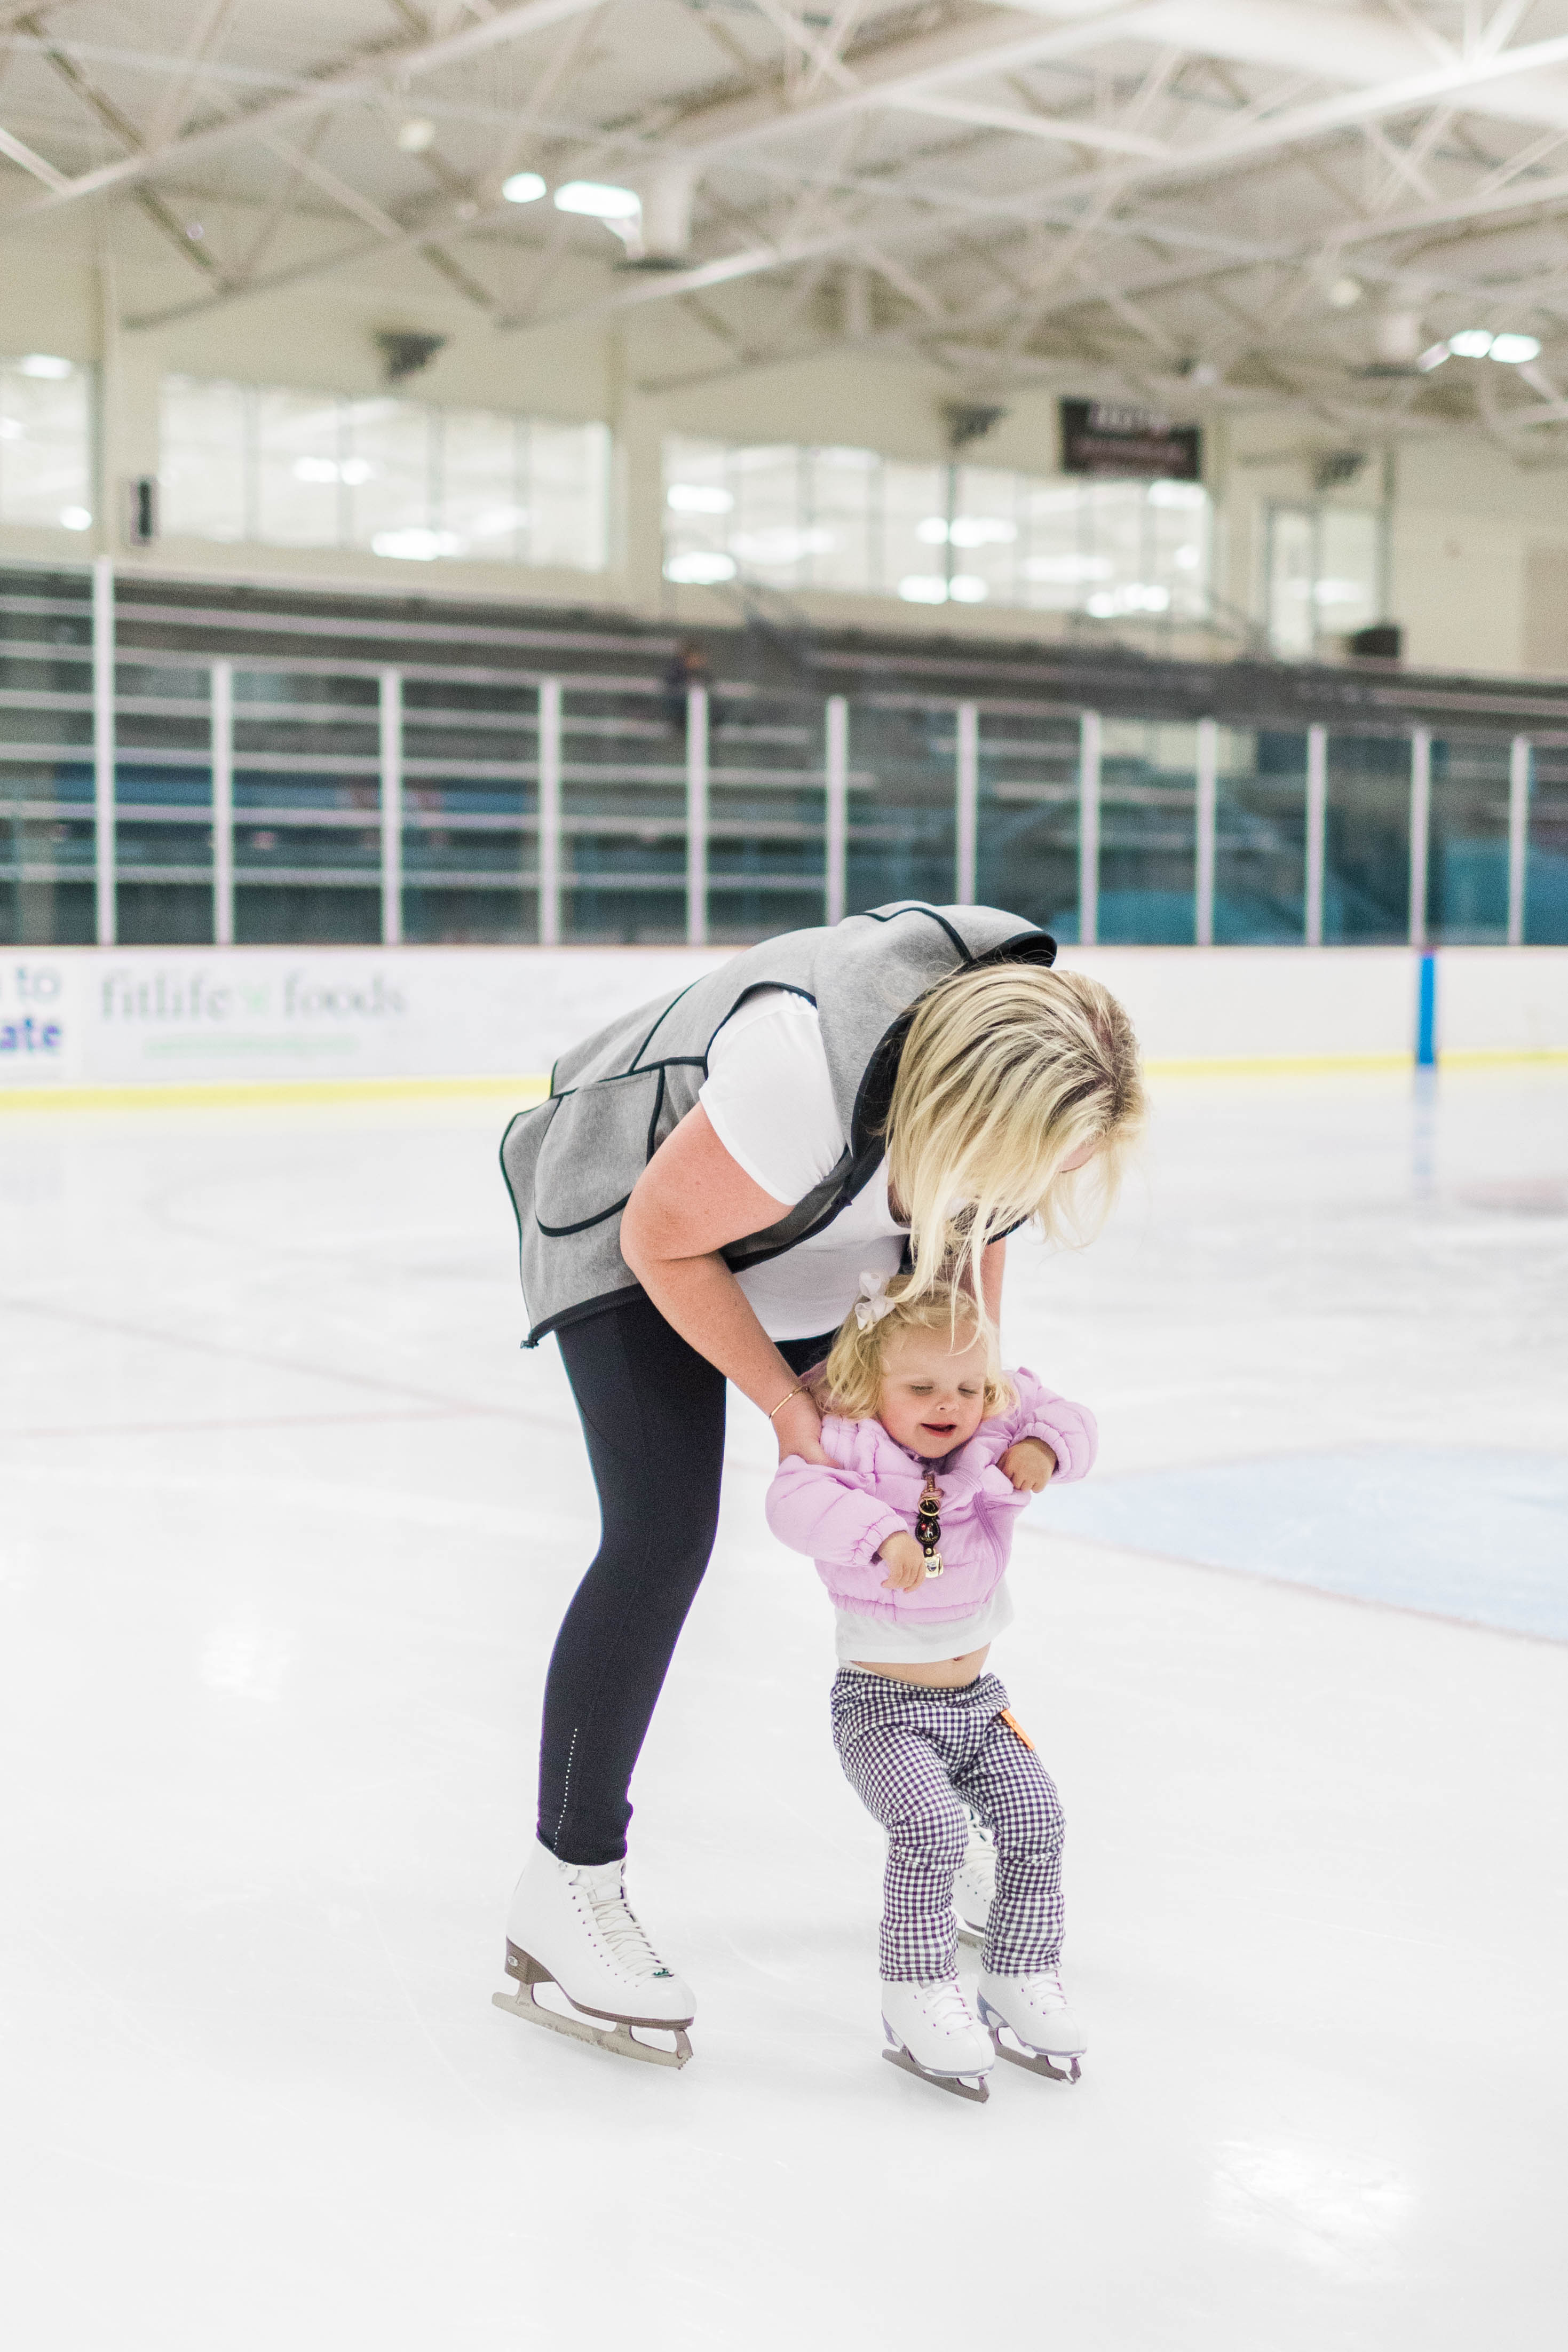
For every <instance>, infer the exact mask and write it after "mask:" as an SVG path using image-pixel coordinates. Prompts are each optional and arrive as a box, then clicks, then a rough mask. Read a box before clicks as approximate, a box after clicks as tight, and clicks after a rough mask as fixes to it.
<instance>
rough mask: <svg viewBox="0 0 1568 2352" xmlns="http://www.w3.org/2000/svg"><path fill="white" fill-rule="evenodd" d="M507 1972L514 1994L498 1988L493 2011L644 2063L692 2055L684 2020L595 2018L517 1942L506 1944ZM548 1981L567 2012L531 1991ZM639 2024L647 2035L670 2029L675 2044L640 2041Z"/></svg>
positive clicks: (676, 2061)
mask: <svg viewBox="0 0 1568 2352" xmlns="http://www.w3.org/2000/svg"><path fill="white" fill-rule="evenodd" d="M506 1969H507V1974H508V1976H510V1977H515V1978H516V1979H517V1980H518V1983H517V1990H516V1991H515V1992H496V1993H492V1994H491V1995H490V2000H491V2001H492V2002H493V2003H494V2005H495V2007H496V2008H497V2009H504V2010H506V2011H508V2012H509V2014H510V2015H511V2016H512V2017H520V2018H521V2020H522V2021H523V2023H524V2024H525V2025H542V2026H544V2027H545V2028H546V2029H547V2030H548V2031H549V2032H552V2033H564V2034H565V2035H566V2037H567V2039H568V2040H569V2041H572V2042H591V2043H593V2045H594V2046H595V2048H596V2049H599V2050H608V2051H609V2052H611V2053H612V2054H613V2055H614V2056H616V2057H617V2058H636V2059H638V2060H640V2061H641V2063H643V2064H644V2065H645V2066H674V2067H677V2068H679V2067H681V2066H684V2065H685V2063H686V2062H687V2060H688V2059H689V2057H690V2055H691V2044H690V2042H689V2040H688V2039H687V2035H686V2026H687V2025H689V2024H690V2022H691V2020H690V2019H689V2018H687V2019H686V2020H685V2022H684V2023H683V2024H680V2025H667V2024H665V2023H663V2022H662V2021H660V2020H658V2019H656V2018H624V2017H618V2018H612V2017H606V2018H602V2019H601V2018H597V2017H595V2015H594V2014H593V2013H592V2012H591V2011H582V2010H579V2009H578V2008H577V2006H576V2003H575V2002H574V2001H573V2000H572V1996H571V1994H570V1993H569V1992H568V1991H567V1990H566V1989H565V1987H564V1985H562V1984H560V1983H558V1982H557V1980H556V1979H555V1978H554V1977H552V1975H551V1974H550V1972H549V1970H548V1969H542V1968H541V1967H540V1965H539V1962H538V1961H537V1960H536V1959H534V1958H532V1956H531V1954H530V1953H528V1952H521V1951H519V1950H518V1948H517V1947H516V1945H515V1944H511V1943H509V1944H508V1946H507V1948H506ZM542 1984H552V1985H554V1986H555V1990H556V1991H557V1992H558V1993H560V1995H561V1998H562V1999H563V2000H564V2001H567V2002H570V2003H571V2013H570V2015H568V2014H566V2013H565V2012H564V2011H561V2010H558V2009H547V2008H546V2007H545V2005H544V2003H543V2002H542V2000H539V1999H538V1998H537V1996H536V1994H535V1991H534V1988H535V1986H536V1985H542ZM637 2025H640V2026H642V2027H643V2029H644V2030H645V2032H650V2033H668V2034H669V2035H670V2036H671V2037H672V2039H673V2041H674V2044H675V2046H674V2048H673V2049H669V2050H667V2049H666V2048H664V2047H663V2045H662V2044H661V2043H659V2042H639V2041H638V2040H637V2036H636V2034H635V2033H634V2032H633V2031H632V2029H633V2027H634V2026H637Z"/></svg>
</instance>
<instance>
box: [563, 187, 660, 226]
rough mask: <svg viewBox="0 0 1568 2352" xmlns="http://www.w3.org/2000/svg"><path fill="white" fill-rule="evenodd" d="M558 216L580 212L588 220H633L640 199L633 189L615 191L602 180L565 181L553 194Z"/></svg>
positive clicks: (639, 204)
mask: <svg viewBox="0 0 1568 2352" xmlns="http://www.w3.org/2000/svg"><path fill="white" fill-rule="evenodd" d="M555 209H556V211H557V212H558V213H582V214H584V215H585V216H586V217H587V218H588V219H589V220H602V221H621V220H635V219H636V217H637V215H638V213H640V212H641V210H642V199H641V198H640V196H638V194H637V191H636V189H635V188H616V187H611V186H609V185H608V184H606V183H605V181H603V180H568V181H567V183H566V184H565V186H564V187H563V188H557V189H556V191H555Z"/></svg>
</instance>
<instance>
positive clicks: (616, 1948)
mask: <svg viewBox="0 0 1568 2352" xmlns="http://www.w3.org/2000/svg"><path fill="white" fill-rule="evenodd" d="M625 1872H626V1864H625V1863H623V1862H605V1863H598V1864H575V1863H570V1862H558V1861H557V1860H556V1858H555V1856H554V1855H553V1854H552V1853H551V1851H550V1849H549V1847H548V1846H544V1845H536V1846H535V1848H534V1850H533V1853H532V1855H531V1858H530V1860H529V1863H528V1865H527V1867H526V1869H525V1870H524V1871H523V1874H522V1876H521V1878H520V1879H519V1880H518V1882H517V1891H516V1893H515V1894H514V1895H513V1896H512V1898H511V1909H510V1911H509V1912H508V1914H507V1922H506V1972H507V1974H508V1976H509V1977H513V1978H515V1979H516V1980H517V1988H518V1989H517V1990H516V1992H515V1993H508V1992H498V1993H496V1994H495V1995H494V1996H493V1999H494V2001H495V2005H496V2007H497V2008H498V2009H506V2010H510V2011H511V2013H512V2015H513V2016H514V2017H521V2018H522V2019H524V2020H525V2021H527V2022H528V2023H529V2024H530V2025H544V2026H548V2027H549V2028H550V2030H551V2032H552V2033H564V2034H568V2035H569V2036H570V2037H571V2038H572V2039H573V2040H574V2041H576V2042H595V2043H597V2045H598V2047H599V2048H600V2049H601V2050H613V2051H614V2052H615V2053H616V2056H617V2057H621V2058H640V2059H643V2060H645V2061H646V2063H647V2064H648V2065H650V2066H684V2065H685V2063H686V2062H687V2060H688V2059H689V2057H690V2055H691V2044H690V2042H689V2041H688V2040H687V2038H686V2028H687V2027H688V2026H689V2024H690V2022H691V2020H692V2015H693V2013H694V2011H695V2009H696V2003H695V2001H694V2000H693V1999H692V1996H691V1989H690V1987H689V1985H686V1984H683V1983H682V1981H681V1979H679V1977H678V1976H677V1975H676V1973H675V1971H674V1969H669V1968H667V1967H666V1966H665V1964H664V1962H663V1961H662V1960H661V1959H660V1958H659V1956H658V1953H657V1952H656V1951H655V1950H654V1948H653V1946H652V1945H651V1944H650V1943H649V1942H648V1939H647V1936H646V1935H645V1934H644V1932H643V1930H642V1927H640V1925H639V1924H638V1921H637V1917H636V1915H635V1914H634V1913H633V1911H632V1909H631V1907H630V1906H629V1905H628V1904H627V1902H626V1891H625V1885H624V1879H625ZM542 1984H552V1985H554V1986H556V1987H557V1988H558V1990H560V1991H562V1992H563V1993H564V1994H565V1996H566V1999H567V2000H568V2001H569V2002H570V2003H571V2005H572V2011H573V2012H574V2013H573V2014H572V2015H570V2016H566V2015H563V2013H562V2012H561V2011H559V2010H554V2009H548V2008H546V2007H545V2005H544V2003H543V2002H542V2000H539V1999H538V1998H537V1997H536V1995H535V1992H534V1990H533V1989H534V1987H535V1985H542ZM634 2028H640V2029H641V2030H642V2031H643V2032H660V2033H665V2034H668V2035H670V2036H671V2037H672V2038H673V2039H672V2043H671V2044H669V2045H667V2044H665V2043H662V2042H647V2041H639V2040H638V2039H637V2034H636V2033H635V2032H634V2030H633V2029H634Z"/></svg>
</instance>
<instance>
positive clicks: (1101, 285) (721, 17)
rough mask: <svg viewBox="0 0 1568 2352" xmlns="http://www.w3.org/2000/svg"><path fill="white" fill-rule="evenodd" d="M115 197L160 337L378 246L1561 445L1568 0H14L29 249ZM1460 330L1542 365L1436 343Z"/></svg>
mask: <svg viewBox="0 0 1568 2352" xmlns="http://www.w3.org/2000/svg"><path fill="white" fill-rule="evenodd" d="M400 141H401V142H402V143H400ZM421 141H426V142H427V143H425V144H424V145H423V146H422V147H421V146H420V144H419V142H421ZM520 171H533V172H536V173H539V174H540V175H542V177H543V178H544V180H545V181H546V182H547V183H548V184H549V186H550V188H551V190H552V191H553V190H554V189H556V188H558V187H559V186H560V185H561V184H563V182H565V181H567V180H570V179H574V178H589V179H593V180H595V181H607V182H611V183H615V184H624V185H629V186H631V187H633V188H635V189H636V190H637V192H638V193H639V194H640V195H641V197H642V199H643V204H644V207H645V211H644V232H643V234H644V238H645V244H646V245H648V246H652V247H655V248H657V249H656V250H654V251H652V252H647V251H646V250H645V252H644V253H643V255H642V256H641V257H640V258H639V257H637V252H636V248H635V241H634V247H633V250H632V252H631V253H630V254H629V255H628V253H627V252H626V249H625V248H624V247H623V245H622V243H621V242H619V241H618V240H617V239H616V236H613V235H612V234H611V233H610V232H609V231H608V230H607V229H606V228H605V226H602V225H601V224H600V223H598V222H596V221H594V220H590V219H583V218H580V217H574V216H572V215H567V214H564V213H563V212H560V211H558V210H556V209H554V207H553V205H552V201H551V200H550V198H549V197H546V198H545V199H544V200H542V201H541V202H538V203H535V204H531V205H522V206H519V205H512V204H508V203H506V202H504V201H503V200H502V198H501V195H500V185H501V183H502V181H503V180H504V179H506V178H507V177H508V176H509V174H511V173H517V172H520ZM106 222H107V223H108V224H109V225H110V234H111V235H112V236H113V237H114V239H115V240H116V247H117V250H120V251H121V252H122V253H123V254H124V255H125V256H126V257H128V259H129V262H130V264H131V267H130V268H129V270H128V272H127V274H126V277H125V280H124V282H125V285H126V288H127V289H128V292H127V297H126V301H125V308H126V310H127V313H128V318H127V323H128V324H129V325H131V326H132V327H135V326H136V325H138V324H141V325H146V324H150V323H153V321H155V320H163V319H169V318H174V317H182V316H188V315H195V314H198V313H201V312H205V311H210V312H213V313H218V312H221V310H223V309H224V308H225V307H226V306H229V305H233V304H236V303H239V302H243V301H245V300H247V299H252V298H254V296H255V295H256V294H257V293H258V292H259V291H263V290H266V289H277V288H279V287H282V286H288V285H289V284H292V283H301V284H303V283H306V282H315V283H317V284H328V285H330V283H331V278H332V277H333V276H334V274H335V275H337V276H338V277H340V278H351V277H352V276H353V273H354V272H355V271H360V272H362V273H363V270H364V268H365V267H366V265H367V263H369V262H374V265H375V266H376V268H377V270H378V272H379V282H386V273H387V271H388V270H389V269H391V270H393V271H394V272H395V273H396V277H397V280H398V282H400V283H403V284H405V285H406V287H407V288H408V289H409V291H410V293H411V295H416V294H417V291H418V290H419V289H421V288H424V289H431V288H432V287H433V285H434V283H435V282H436V279H439V281H440V282H441V283H442V284H443V286H444V288H445V289H446V291H447V295H448V296H456V297H457V298H459V299H461V300H462V301H464V302H465V303H466V304H470V305H472V307H473V309H474V310H475V311H476V313H479V314H482V316H483V317H484V318H485V319H486V320H488V321H489V326H490V329H491V330H492V331H496V332H499V333H502V334H518V333H524V332H528V331H531V330H536V329H537V328H539V327H540V326H541V325H542V324H545V323H549V322H552V321H560V320H571V319H574V318H582V319H584V320H592V319H596V318H605V317H608V316H610V315H612V314H614V313H617V312H619V313H624V314H626V319H627V325H628V329H629V340H630V348H631V350H632V352H633V363H634V366H635V368H636V370H637V373H638V375H639V377H640V379H641V380H643V381H645V382H655V383H658V382H679V381H686V380H690V379H693V378H700V377H703V376H714V375H718V374H725V373H739V372H742V371H745V370H747V369H754V368H758V367H762V366H766V365H770V364H773V362H776V361H778V360H779V359H781V358H788V357H793V356H797V355H802V354H807V353H811V352H820V351H826V350H831V349H833V348H835V347H841V346H844V345H846V344H850V345H854V346H858V347H868V346H871V347H883V348H887V347H891V348H893V349H895V350H897V349H900V348H908V349H917V350H919V351H920V352H922V353H923V354H924V355H925V356H926V358H928V359H929V360H930V361H931V362H933V363H934V364H936V365H937V366H938V367H940V368H941V369H942V370H943V371H945V373H946V374H947V376H948V377H949V379H950V380H951V383H952V387H953V393H954V396H955V397H958V398H969V399H974V400H977V401H982V402H983V401H984V400H985V399H987V398H991V397H995V396H998V395H1001V396H1005V394H1006V393H1007V392H1008V390H1009V389H1010V388H1013V387H1016V386H1017V385H1018V384H1020V383H1027V382H1033V383H1041V384H1060V386H1061V387H1062V388H1063V389H1068V388H1076V389H1079V390H1089V391H1094V390H1101V391H1107V392H1109V391H1115V390H1121V391H1123V392H1126V393H1129V394H1136V395H1138V396H1140V397H1143V398H1147V399H1152V400H1153V401H1155V402H1157V403H1158V404H1161V405H1167V406H1168V405H1170V404H1173V403H1175V404H1180V405H1182V406H1183V407H1184V408H1189V409H1194V410H1202V409H1205V408H1213V407H1214V406H1215V405H1247V406H1252V407H1256V406H1258V405H1286V406H1290V407H1295V408H1300V409H1305V410H1310V411H1311V412H1313V413H1315V414H1316V415H1319V416H1320V417H1322V418H1326V419H1328V420H1330V421H1331V422H1338V423H1342V424H1343V425H1345V427H1346V428H1347V430H1350V429H1355V430H1361V429H1364V428H1366V427H1369V426H1375V427H1376V428H1378V429H1379V430H1381V431H1383V432H1384V433H1386V432H1388V431H1389V430H1397V431H1400V432H1418V431H1423V430H1430V429H1432V427H1433V426H1434V425H1437V424H1439V423H1446V424H1449V425H1451V424H1452V423H1453V422H1454V421H1456V420H1458V419H1464V420H1467V421H1469V422H1470V423H1471V424H1472V425H1473V428H1474V429H1475V430H1477V431H1478V432H1484V433H1486V434H1489V435H1490V436H1492V437H1493V438H1495V439H1498V440H1500V441H1501V442H1502V443H1503V444H1505V445H1506V446H1508V447H1509V448H1510V451H1512V452H1513V453H1514V454H1515V455H1516V456H1517V457H1519V458H1520V459H1521V462H1524V463H1529V462H1531V461H1533V460H1536V459H1540V460H1542V461H1545V462H1562V459H1563V456H1564V455H1568V0H1142V5H1127V0H1121V5H1118V0H1005V5H1004V0H994V4H993V5H985V4H984V0H927V5H909V0H902V4H901V5H900V0H816V5H809V6H808V5H803V0H510V5H508V0H310V5H307V4H306V0H133V5H132V0H124V5H114V0H54V5H51V0H32V4H31V5H23V6H17V5H15V0H0V236H5V237H8V238H13V239H15V238H26V237H31V238H33V239H35V240H37V241H43V242H46V243H48V244H50V245H51V246H52V245H54V244H57V243H58V241H59V240H60V239H61V238H62V237H68V236H70V235H71V233H72V231H73V230H74V229H75V228H76V227H77V226H78V225H79V227H80V232H81V234H82V236H88V235H89V234H90V236H92V237H93V238H99V237H100V236H102V234H103V226H104V224H105V223H106ZM432 273H435V277H434V278H433V276H432ZM1461 328H1485V329H1491V330H1494V331H1498V330H1501V331H1510V332H1514V333H1519V332H1524V333H1528V334H1531V335H1534V336H1536V337H1537V338H1539V340H1540V341H1541V343H1542V354H1541V358H1540V360H1539V362H1536V363H1534V364H1530V365H1526V366H1523V367H1514V366H1500V365H1498V364H1496V363H1495V362H1491V361H1490V360H1486V359H1481V360H1474V359H1460V358H1454V359H1449V360H1448V361H1447V362H1445V363H1444V364H1443V365H1442V366H1440V367H1437V368H1435V369H1432V370H1431V371H1430V372H1427V373H1423V372H1421V371H1420V370H1419V369H1417V368H1415V366H1414V364H1413V362H1415V358H1416V356H1417V354H1418V353H1420V352H1423V351H1426V350H1427V349H1429V347H1430V346H1431V345H1433V344H1434V343H1435V342H1437V341H1440V340H1441V339H1443V338H1446V337H1447V335H1448V334H1450V333H1452V332H1453V331H1456V330H1458V329H1461Z"/></svg>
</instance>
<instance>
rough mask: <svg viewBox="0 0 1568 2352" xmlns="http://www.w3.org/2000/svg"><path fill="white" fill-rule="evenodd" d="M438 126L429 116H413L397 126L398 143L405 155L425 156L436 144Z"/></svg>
mask: <svg viewBox="0 0 1568 2352" xmlns="http://www.w3.org/2000/svg"><path fill="white" fill-rule="evenodd" d="M435 140H436V125H435V124H434V123H433V122H432V121H430V119H429V117H428V115H425V114H411V115H410V116H409V118H408V120H407V121H406V122H400V123H399V124H398V126H397V143H398V145H399V146H400V147H401V148H402V150H403V152H404V153H405V155H423V154H424V153H425V152H426V149H428V148H429V147H431V146H433V145H434V144H435Z"/></svg>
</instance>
